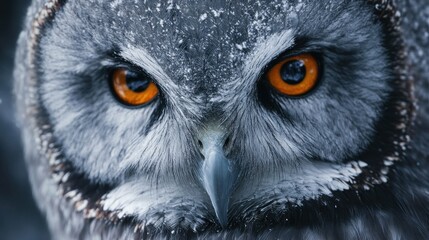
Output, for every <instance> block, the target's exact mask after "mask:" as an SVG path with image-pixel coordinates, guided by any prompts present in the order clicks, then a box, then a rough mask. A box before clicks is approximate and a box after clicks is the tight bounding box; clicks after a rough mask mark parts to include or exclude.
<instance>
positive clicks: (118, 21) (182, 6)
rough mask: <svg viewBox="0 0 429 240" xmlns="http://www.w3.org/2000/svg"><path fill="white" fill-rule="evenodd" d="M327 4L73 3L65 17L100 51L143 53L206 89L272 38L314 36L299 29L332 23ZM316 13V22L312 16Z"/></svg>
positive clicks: (118, 0)
mask: <svg viewBox="0 0 429 240" xmlns="http://www.w3.org/2000/svg"><path fill="white" fill-rule="evenodd" d="M322 2H324V3H323V8H319V7H317V6H315V5H320V4H319V3H317V4H311V6H307V4H306V3H305V2H303V1H281V0H276V1H173V0H170V1H137V0H115V1H110V2H106V1H97V2H92V1H71V2H68V3H67V4H66V7H65V11H69V15H68V16H69V18H73V20H74V21H75V22H78V23H75V25H76V27H75V28H74V29H73V30H74V31H76V30H78V31H79V33H77V32H75V34H79V36H82V35H85V34H86V35H91V36H90V37H88V39H90V40H91V41H92V43H91V44H94V43H96V44H97V43H98V45H99V46H97V47H96V49H103V50H104V51H108V50H109V48H110V49H116V50H120V51H122V50H124V49H135V48H140V49H144V50H145V52H147V53H148V54H150V55H151V57H152V58H154V59H155V60H156V62H157V63H158V64H159V65H160V66H161V67H162V68H163V69H164V70H165V71H166V72H167V74H168V75H170V77H171V78H172V80H174V81H177V82H180V81H190V82H193V83H200V82H202V83H204V84H205V85H207V84H208V83H210V82H214V83H218V82H222V81H229V80H231V79H232V78H236V75H237V74H241V72H240V71H241V69H240V67H241V66H243V62H244V61H246V59H248V58H249V56H250V55H251V53H252V51H254V49H255V48H256V47H257V46H258V44H261V43H263V42H264V40H266V39H267V38H269V37H270V36H272V35H273V34H275V33H278V32H281V31H285V30H288V29H292V30H296V29H298V28H300V29H301V30H302V29H305V28H308V29H310V30H311V27H310V25H311V24H310V23H308V24H309V26H302V25H300V24H299V23H300V22H301V23H305V24H307V20H308V19H310V18H311V19H313V18H317V16H318V17H319V18H320V17H323V16H325V18H329V17H326V16H328V15H330V14H332V13H330V12H333V11H334V10H333V9H332V8H331V7H330V5H329V4H328V3H330V2H328V1H326V2H325V1H322ZM85 5H86V6H85ZM309 5H310V4H309ZM336 6H339V4H337V5H336ZM315 9H317V14H316V15H315V16H316V17H315V16H312V15H310V13H311V12H313V11H314V10H315ZM76 19H78V20H77V21H76ZM300 19H301V20H300ZM79 22H80V24H79ZM325 24H327V23H325ZM319 29H320V28H319ZM291 37H293V35H291ZM92 38H98V39H100V40H99V41H93V39H92ZM268 47H269V46H268ZM273 57H274V56H273Z"/></svg>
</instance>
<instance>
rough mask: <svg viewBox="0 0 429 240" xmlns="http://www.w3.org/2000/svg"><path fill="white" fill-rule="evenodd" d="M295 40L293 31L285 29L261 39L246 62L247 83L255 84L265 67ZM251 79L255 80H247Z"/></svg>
mask: <svg viewBox="0 0 429 240" xmlns="http://www.w3.org/2000/svg"><path fill="white" fill-rule="evenodd" d="M294 40H295V39H294V34H293V31H292V30H285V31H282V32H278V33H275V34H273V35H271V36H269V37H268V38H267V39H263V40H262V41H260V42H259V43H258V44H257V45H256V47H255V49H254V50H253V51H252V53H251V54H250V55H249V57H247V58H246V60H245V63H244V68H243V79H246V82H247V84H253V81H256V80H257V78H258V77H259V74H260V72H261V71H262V70H263V68H264V67H265V66H266V65H267V64H269V63H270V62H271V61H272V60H273V59H275V58H276V57H277V56H279V55H280V54H281V53H283V52H284V51H285V50H286V49H288V48H290V47H292V46H293V44H294ZM249 79H251V80H253V81H247V80H249Z"/></svg>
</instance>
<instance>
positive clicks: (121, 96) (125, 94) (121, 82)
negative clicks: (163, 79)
mask: <svg viewBox="0 0 429 240" xmlns="http://www.w3.org/2000/svg"><path fill="white" fill-rule="evenodd" d="M110 81H111V85H112V90H113V93H114V94H115V96H116V98H117V99H118V100H119V101H120V102H121V103H123V104H125V105H128V106H141V105H144V104H147V103H149V102H151V101H152V100H153V99H155V97H156V96H158V94H159V89H158V87H157V86H156V84H155V83H154V82H153V81H152V79H151V78H150V76H148V75H147V74H139V73H136V72H133V71H130V70H128V69H126V68H117V69H115V70H113V72H112V74H111V77H110Z"/></svg>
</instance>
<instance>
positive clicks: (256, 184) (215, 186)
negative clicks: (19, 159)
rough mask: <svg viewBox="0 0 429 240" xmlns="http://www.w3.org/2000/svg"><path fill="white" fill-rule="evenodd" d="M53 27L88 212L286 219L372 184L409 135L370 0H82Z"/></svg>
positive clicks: (63, 157) (66, 147)
mask: <svg viewBox="0 0 429 240" xmlns="http://www.w3.org/2000/svg"><path fill="white" fill-rule="evenodd" d="M44 30H45V31H44V34H43V36H42V37H41V38H40V41H39V44H38V50H37V54H36V56H37V64H38V68H39V71H38V72H37V74H38V84H39V87H38V91H37V94H38V96H39V98H38V100H39V103H40V105H41V108H42V109H43V111H44V114H45V116H44V117H45V121H47V122H49V124H48V125H49V126H48V127H49V129H50V136H51V137H52V139H53V140H52V147H53V148H55V149H57V150H58V151H57V152H56V153H57V155H56V156H58V159H56V160H55V161H59V162H61V163H66V164H67V169H66V170H64V171H63V169H62V170H61V171H63V172H62V175H61V179H60V182H63V183H67V184H69V185H67V186H69V187H68V188H65V192H64V194H65V196H66V198H67V193H69V194H71V195H73V196H74V195H76V193H77V192H79V193H81V199H79V200H82V199H83V200H86V201H87V202H86V204H85V205H84V206H82V207H81V208H79V207H76V206H75V207H76V208H79V209H80V210H81V211H83V210H85V211H83V212H84V214H86V216H87V217H88V218H92V217H95V216H96V215H97V216H100V212H102V213H109V214H110V215H109V214H105V215H109V216H111V215H112V214H114V215H115V217H116V218H119V219H122V218H132V219H134V220H133V221H135V222H137V223H142V225H144V226H145V227H148V226H152V227H154V228H155V229H160V228H164V227H165V228H167V229H175V228H183V229H188V230H194V231H198V230H199V229H200V228H202V227H207V226H212V225H213V226H223V227H227V226H231V225H233V224H234V223H235V222H238V221H239V220H242V219H245V220H246V221H247V222H251V221H253V220H255V219H258V218H263V216H266V214H268V213H270V214H273V212H274V215H275V216H283V215H284V214H288V211H289V209H291V208H302V207H305V206H306V202H308V201H317V200H318V199H320V198H325V197H332V196H334V195H335V193H337V192H343V191H350V190H353V191H354V190H356V188H359V189H360V188H370V186H369V185H365V184H363V183H361V182H359V180H358V179H360V178H363V179H365V181H364V182H366V183H368V181H367V179H366V178H364V177H362V175H365V174H367V173H368V172H370V171H369V170H367V169H370V168H371V167H372V166H373V165H374V161H377V162H378V161H380V162H382V161H383V158H384V157H386V156H388V153H386V152H384V150H385V149H382V151H381V152H380V151H379V152H377V151H375V150H374V148H373V146H374V145H376V146H379V145H380V141H382V140H383V139H385V140H386V142H388V144H390V140H391V139H392V138H393V137H394V136H395V135H394V134H393V133H392V135H386V132H388V130H389V131H390V128H389V127H385V126H387V125H389V124H388V123H384V120H386V110H390V108H388V107H387V105H388V104H390V103H391V102H392V101H393V100H392V99H393V96H395V90H394V89H395V88H398V86H397V85H396V83H395V80H396V77H397V76H396V75H395V73H394V71H393V70H392V65H393V64H394V62H393V60H392V59H391V57H390V56H389V54H388V53H387V52H388V51H389V49H387V48H388V45H386V44H385V39H384V38H383V29H382V25H381V23H380V22H379V21H377V20H376V18H375V14H374V6H373V5H370V4H368V3H366V2H364V1H340V2H333V1H329V2H328V1H317V2H314V1H312V2H311V4H310V2H306V1H304V2H302V1H286V2H285V1H254V2H246V3H244V2H224V1H220V2H219V1H218V2H212V1H208V2H206V3H204V4H202V3H201V2H198V3H196V2H191V1H178V2H173V1H168V2H161V3H159V2H154V1H152V2H146V1H144V2H143V1H128V0H123V1H111V2H110V1H109V2H106V1H70V2H67V3H65V4H64V6H62V7H61V9H60V10H59V11H58V12H57V13H56V14H55V18H54V20H53V21H51V22H50V23H49V24H47V25H46V27H45V29H44ZM309 79H310V80H309ZM303 81H309V83H306V82H305V84H303ZM123 87H125V90H124V88H123ZM148 89H149V90H148ZM389 116H390V115H389ZM389 126H390V125H389ZM48 127H47V128H48ZM386 129H388V130H386ZM388 144H387V143H386V145H388ZM389 146H390V145H389ZM389 149H390V148H389ZM374 159H376V160H374ZM55 161H53V162H55ZM375 165H377V164H375ZM377 169H378V168H377ZM377 176H378V175H377ZM70 179H71V180H70ZM377 180H379V179H377ZM356 186H357V187H356ZM93 189H97V191H96V192H97V193H96V194H95V193H92V192H91V191H92V190H93ZM73 191H76V192H73ZM73 196H71V197H70V196H69V199H72V198H73ZM88 202H90V203H88ZM81 203H82V201H81ZM101 215H103V214H101ZM273 221H274V220H273ZM143 223H144V224H143Z"/></svg>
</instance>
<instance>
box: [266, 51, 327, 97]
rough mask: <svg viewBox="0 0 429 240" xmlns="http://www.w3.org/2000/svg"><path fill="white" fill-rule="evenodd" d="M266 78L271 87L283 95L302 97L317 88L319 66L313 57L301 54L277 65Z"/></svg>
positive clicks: (269, 71)
mask: <svg viewBox="0 0 429 240" xmlns="http://www.w3.org/2000/svg"><path fill="white" fill-rule="evenodd" d="M266 76H267V80H268V81H269V82H270V84H271V86H273V87H274V88H275V89H276V90H278V91H279V92H281V93H282V94H285V95H288V96H300V95H304V94H306V93H308V92H309V91H310V90H312V89H313V88H314V87H315V86H316V84H317V81H318V79H319V64H318V62H317V59H316V58H315V57H314V56H313V55H311V54H301V55H297V56H293V57H290V58H287V59H285V60H282V61H281V62H279V63H277V64H276V65H274V66H273V67H271V68H270V69H269V70H268V72H267V75H266Z"/></svg>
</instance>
